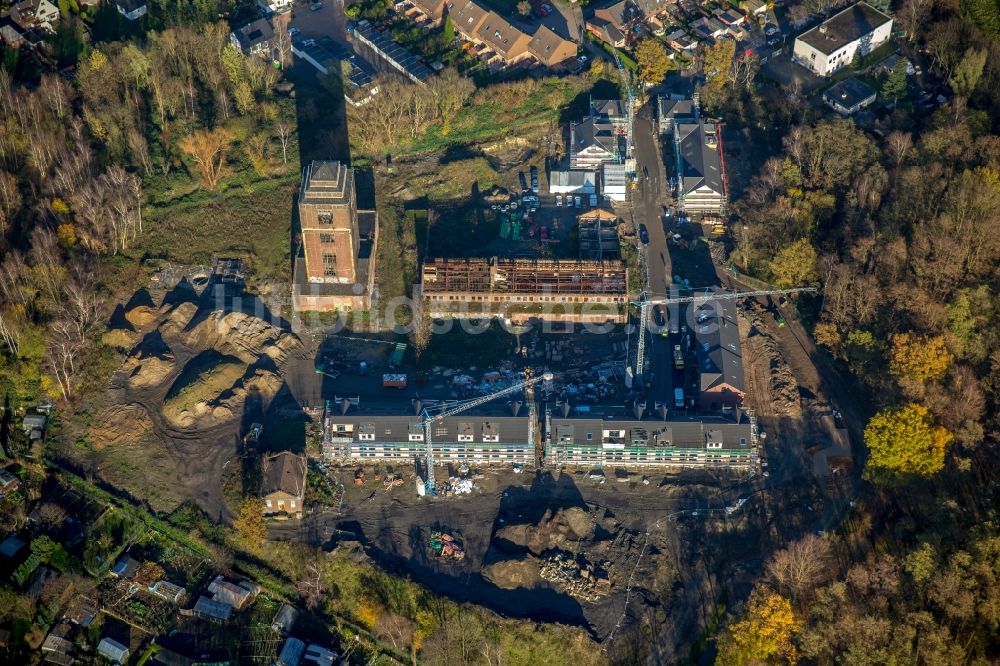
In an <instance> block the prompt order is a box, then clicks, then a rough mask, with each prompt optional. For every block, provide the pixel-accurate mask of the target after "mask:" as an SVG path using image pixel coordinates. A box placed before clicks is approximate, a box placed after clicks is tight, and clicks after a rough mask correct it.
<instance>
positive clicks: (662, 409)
mask: <svg viewBox="0 0 1000 666" xmlns="http://www.w3.org/2000/svg"><path fill="white" fill-rule="evenodd" d="M656 411H657V412H659V413H660V418H661V419H663V420H664V421H666V420H667V403H665V402H657V403H656Z"/></svg>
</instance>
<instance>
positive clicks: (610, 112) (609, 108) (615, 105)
mask: <svg viewBox="0 0 1000 666" xmlns="http://www.w3.org/2000/svg"><path fill="white" fill-rule="evenodd" d="M590 115H591V117H592V118H595V119H596V120H597V122H599V123H607V124H609V125H612V126H614V127H616V128H620V129H624V128H625V126H626V125H627V124H628V117H629V108H628V102H626V101H625V100H623V99H593V100H590Z"/></svg>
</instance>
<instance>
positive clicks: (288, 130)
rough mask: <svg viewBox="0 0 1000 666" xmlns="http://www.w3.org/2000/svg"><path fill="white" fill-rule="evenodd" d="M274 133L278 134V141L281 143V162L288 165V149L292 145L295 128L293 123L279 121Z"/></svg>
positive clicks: (275, 124) (275, 125)
mask: <svg viewBox="0 0 1000 666" xmlns="http://www.w3.org/2000/svg"><path fill="white" fill-rule="evenodd" d="M274 131H275V132H277V134H278V141H280V142H281V162H282V163H283V164H288V147H289V146H290V145H291V143H292V138H293V136H294V132H295V127H293V126H292V124H291V123H289V122H286V121H284V120H279V121H278V122H276V123H274Z"/></svg>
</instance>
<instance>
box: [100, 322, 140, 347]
mask: <svg viewBox="0 0 1000 666" xmlns="http://www.w3.org/2000/svg"><path fill="white" fill-rule="evenodd" d="M138 340H139V334H138V333H135V332H134V331H128V330H125V329H124V328H112V329H110V330H108V331H107V332H105V333H104V335H102V336H101V342H103V343H104V344H106V345H108V346H109V347H114V348H115V349H118V350H121V351H127V350H129V349H131V348H132V347H134V346H135V343H136V342H137V341H138Z"/></svg>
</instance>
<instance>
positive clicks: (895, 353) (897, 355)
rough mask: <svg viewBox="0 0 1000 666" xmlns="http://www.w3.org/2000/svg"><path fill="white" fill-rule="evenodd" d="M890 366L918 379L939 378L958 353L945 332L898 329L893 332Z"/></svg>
mask: <svg viewBox="0 0 1000 666" xmlns="http://www.w3.org/2000/svg"><path fill="white" fill-rule="evenodd" d="M891 341H892V347H891V349H890V350H889V369H890V371H891V372H892V374H893V375H895V376H896V377H897V378H899V379H905V380H911V381H915V382H918V383H921V384H922V383H924V382H928V381H931V380H934V379H937V378H939V377H941V376H942V375H944V373H945V372H947V370H948V368H949V367H950V366H951V364H952V362H953V361H954V360H955V357H954V356H952V353H951V352H950V351H949V350H948V347H947V346H946V345H945V339H944V336H943V335H935V336H924V335H917V334H915V333H897V334H895V335H893V336H892V338H891Z"/></svg>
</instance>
